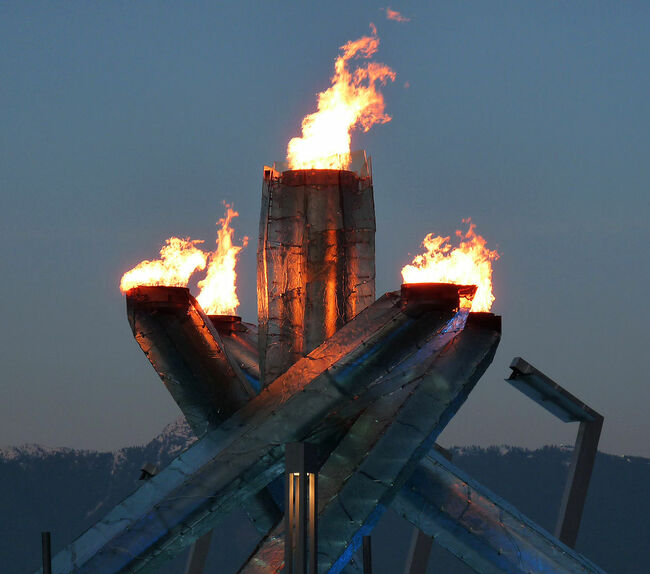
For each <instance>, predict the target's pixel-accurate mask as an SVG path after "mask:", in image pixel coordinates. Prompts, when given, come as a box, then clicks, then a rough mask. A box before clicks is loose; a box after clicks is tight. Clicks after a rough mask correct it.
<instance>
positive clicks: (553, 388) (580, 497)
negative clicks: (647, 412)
mask: <svg viewBox="0 0 650 574" xmlns="http://www.w3.org/2000/svg"><path fill="white" fill-rule="evenodd" d="M510 368H511V369H512V373H511V374H510V376H509V377H508V378H507V379H506V381H507V382H509V383H510V384H511V385H512V386H514V387H515V388H516V389H518V390H520V391H521V392H522V393H524V394H525V395H527V396H528V397H530V398H531V399H533V400H534V401H535V402H536V403H538V404H539V405H540V406H542V407H543V408H544V409H546V410H547V411H549V412H550V413H552V414H554V415H555V416H556V417H558V418H559V419H560V420H561V421H563V422H574V421H576V422H579V423H580V426H579V428H578V435H577V438H576V443H575V448H574V450H573V456H572V458H571V466H570V468H569V472H568V475H567V479H566V482H565V485H564V493H563V494H562V501H561V503H560V511H559V514H558V520H557V524H556V527H555V536H557V537H558V538H559V539H560V540H561V541H562V542H564V543H565V544H566V545H567V546H570V547H571V548H573V547H575V544H576V540H577V538H578V531H579V529H580V521H581V520H582V511H583V509H584V505H585V501H586V499H587V492H588V490H589V482H590V480H591V473H592V471H593V468H594V462H595V460H596V454H597V452H598V441H599V439H600V432H601V430H602V428H603V420H604V419H603V416H602V415H601V414H599V413H598V412H596V411H595V410H593V409H592V408H591V407H589V406H587V405H586V404H584V403H583V402H582V401H581V400H580V399H578V398H577V397H575V396H573V395H572V394H571V393H570V392H569V391H567V390H566V389H564V388H562V387H561V386H560V385H559V384H557V383H556V382H555V381H554V380H552V379H551V378H549V377H547V376H546V375H545V374H544V373H542V372H541V371H539V370H538V369H536V368H535V367H533V365H531V364H530V363H529V362H527V361H525V360H524V359H522V358H521V357H515V358H514V359H513V360H512V363H510Z"/></svg>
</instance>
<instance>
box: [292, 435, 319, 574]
mask: <svg viewBox="0 0 650 574" xmlns="http://www.w3.org/2000/svg"><path fill="white" fill-rule="evenodd" d="M319 466H320V465H319V462H318V449H317V448H316V446H315V445H313V444H310V443H305V442H299V443H290V444H288V445H287V446H286V450H285V483H286V488H285V490H286V494H285V496H286V502H285V505H284V507H285V509H286V511H285V518H284V531H285V532H287V533H288V535H287V536H285V541H284V570H285V573H286V574H307V573H309V574H316V571H317V564H318V553H317V548H318V529H317V522H318V521H317V518H316V509H317V508H318V467H319Z"/></svg>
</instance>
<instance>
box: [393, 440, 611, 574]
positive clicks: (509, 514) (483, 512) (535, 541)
mask: <svg viewBox="0 0 650 574" xmlns="http://www.w3.org/2000/svg"><path fill="white" fill-rule="evenodd" d="M391 508H392V509H393V510H395V511H396V512H397V513H398V514H400V515H401V516H403V517H404V518H406V519H407V520H408V521H409V522H411V523H412V524H413V525H414V526H415V527H417V528H419V529H420V530H422V532H424V533H425V534H427V535H428V536H431V537H432V538H433V539H434V540H435V542H436V543H438V544H440V545H441V546H443V547H444V548H446V549H447V550H449V551H450V552H451V553H452V554H454V555H455V556H456V557H457V558H459V559H460V560H462V561H463V562H464V563H465V564H467V565H468V566H470V567H471V568H472V569H473V570H474V571H475V572H479V573H480V574H502V573H507V574H530V573H531V572H535V573H537V574H578V573H580V574H604V571H603V570H601V569H600V568H598V566H596V565H595V564H593V563H592V562H591V561H589V560H588V559H586V558H585V557H584V556H581V555H580V554H578V553H577V552H575V551H574V550H571V549H570V548H569V547H568V546H566V545H565V544H563V543H562V542H560V541H559V540H557V539H556V538H554V537H553V536H552V535H551V534H549V533H548V532H546V531H545V530H544V529H543V528H541V527H540V526H538V525H536V524H535V523H534V522H532V521H531V520H529V519H528V518H526V517H525V516H524V515H523V514H521V513H520V512H519V511H518V510H517V509H516V508H514V507H512V506H511V505H510V504H508V503H507V502H505V501H504V500H502V499H501V498H500V497H498V496H497V495H496V494H493V493H492V492H490V491H489V490H488V489H487V488H485V487H484V486H482V485H480V484H479V483H478V482H476V481H475V480H473V479H471V478H470V477H469V476H467V475H466V474H465V473H464V472H463V471H461V470H460V469H458V468H457V467H455V466H454V465H453V464H452V463H451V462H449V461H448V460H446V459H445V458H444V456H442V455H441V454H439V453H437V452H436V451H435V450H432V451H430V453H429V455H428V456H427V457H425V458H424V459H423V460H422V462H421V463H420V465H419V466H418V468H417V470H416V471H415V472H414V473H413V474H412V476H411V477H410V478H409V480H408V482H407V483H406V485H405V486H404V488H403V489H402V490H401V491H400V493H399V494H398V495H397V497H396V498H395V500H394V501H393V504H392V505H391Z"/></svg>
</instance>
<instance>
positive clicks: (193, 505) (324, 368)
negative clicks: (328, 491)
mask: <svg viewBox="0 0 650 574" xmlns="http://www.w3.org/2000/svg"><path fill="white" fill-rule="evenodd" d="M454 293H455V295H454ZM458 306H459V294H458V287H454V288H452V287H450V286H440V285H432V286H431V288H430V290H429V293H428V298H427V296H426V294H425V295H424V296H422V297H417V298H412V297H410V296H405V297H402V296H400V294H387V295H385V296H384V297H382V298H381V299H379V300H378V301H377V302H376V303H374V304H373V305H371V306H370V307H368V308H367V309H365V310H364V311H363V312H361V313H360V314H359V315H357V317H355V318H354V319H353V320H352V321H350V322H349V323H347V324H346V325H345V326H344V327H343V328H341V329H340V330H339V331H337V332H336V333H335V334H334V335H333V336H332V337H330V338H329V339H328V340H327V341H326V342H325V343H323V344H322V345H321V346H319V347H318V348H317V349H315V350H314V351H313V352H312V353H310V354H309V356H308V357H305V358H303V359H301V360H299V361H298V362H297V363H296V364H294V365H293V366H292V367H291V368H290V369H289V370H288V371H287V372H286V373H284V374H283V375H281V376H280V377H278V378H277V379H276V380H275V381H274V382H273V383H272V384H270V385H269V386H268V387H266V388H265V389H264V390H263V391H262V392H261V393H260V395H258V396H257V397H255V398H253V399H252V400H251V401H250V402H248V403H247V404H246V405H245V406H244V407H242V408H241V409H240V410H239V411H238V412H237V413H236V414H235V415H233V416H232V417H231V418H230V419H228V420H227V421H226V422H225V423H223V424H222V425H221V426H219V427H218V428H217V429H215V430H214V431H211V432H209V433H208V434H207V435H206V436H205V437H204V438H203V439H201V440H199V441H198V442H197V443H195V444H194V445H193V446H191V447H190V448H189V449H188V450H187V451H185V452H184V453H183V454H182V455H180V456H179V457H178V458H177V459H175V460H174V461H173V462H172V463H171V464H170V465H169V466H168V467H167V468H166V469H164V470H162V471H161V472H160V473H159V474H157V475H156V476H155V477H153V478H152V479H151V480H149V481H147V482H146V484H144V485H143V486H142V487H141V488H140V489H138V491H136V492H135V493H134V494H133V495H131V496H130V497H128V498H127V499H126V500H125V501H124V502H123V503H121V504H120V505H118V506H117V507H116V508H115V509H114V510H113V511H111V512H110V513H109V514H108V515H107V516H106V517H105V518H104V519H103V520H102V521H100V522H99V523H98V524H97V525H96V526H94V527H93V528H91V529H89V530H88V531H87V532H86V533H85V534H84V535H82V536H81V537H80V538H79V539H77V540H76V541H75V542H73V543H72V544H71V545H70V546H68V547H67V548H66V549H64V550H63V551H61V552H60V553H59V554H58V555H57V556H56V557H55V559H54V563H55V564H54V572H55V573H56V574H61V573H64V572H65V573H67V572H72V571H74V572H76V573H77V574H85V573H90V572H92V573H93V574H109V573H117V572H130V573H135V572H152V571H154V570H155V568H157V567H158V566H159V565H160V564H161V563H162V562H164V561H166V560H168V559H170V558H171V557H173V556H174V555H176V554H177V553H178V552H180V551H181V550H182V549H183V548H185V547H187V546H188V545H189V544H191V543H193V542H194V541H195V540H196V539H197V538H199V537H200V536H202V535H203V534H205V533H206V532H208V531H209V530H211V529H212V528H213V527H214V526H215V525H216V524H217V523H218V522H219V521H220V520H221V519H222V518H223V517H224V516H226V515H227V514H228V513H229V512H230V511H231V510H233V509H234V508H236V507H237V506H239V505H241V504H242V503H243V502H244V501H245V500H246V499H248V498H250V497H251V496H252V495H254V494H255V493H256V492H258V491H259V490H261V489H263V488H264V487H265V486H266V485H267V484H269V483H270V482H271V481H272V480H274V479H275V478H276V477H277V476H279V475H281V474H282V472H283V467H284V444H286V443H288V442H295V441H305V440H308V441H310V442H316V443H317V444H320V445H322V446H323V447H324V448H326V449H330V450H331V449H332V448H333V446H334V445H336V443H338V441H339V440H340V437H341V436H342V435H343V434H344V433H345V431H346V430H347V428H348V427H349V424H350V422H351V421H350V420H349V419H346V418H341V417H340V415H339V413H340V411H341V407H343V406H345V405H349V404H350V403H351V402H358V403H359V407H358V408H359V410H361V409H363V408H364V404H363V401H354V398H355V397H357V396H360V395H362V394H363V393H364V392H365V391H366V390H368V388H369V387H370V386H372V385H373V383H375V382H376V381H377V380H378V379H380V378H381V377H382V376H383V375H384V374H385V373H386V372H387V371H391V370H393V369H395V368H397V367H398V366H399V365H400V363H402V362H403V361H404V360H406V359H408V358H409V357H410V356H412V355H413V354H414V353H416V352H417V351H418V350H419V348H420V347H421V346H422V344H423V343H424V341H426V340H427V339H428V338H429V337H430V334H431V332H435V331H437V330H439V329H440V326H441V325H445V324H447V322H448V321H449V320H450V319H451V318H452V317H453V316H454V312H455V309H457V308H458ZM352 414H353V415H354V412H353V413H352Z"/></svg>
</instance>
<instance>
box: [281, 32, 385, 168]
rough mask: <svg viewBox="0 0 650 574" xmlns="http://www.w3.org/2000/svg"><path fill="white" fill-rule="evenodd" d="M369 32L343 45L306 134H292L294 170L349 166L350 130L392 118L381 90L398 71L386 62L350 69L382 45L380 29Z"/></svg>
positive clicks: (290, 148)
mask: <svg viewBox="0 0 650 574" xmlns="http://www.w3.org/2000/svg"><path fill="white" fill-rule="evenodd" d="M370 30H371V35H370V36H363V37H362V38H359V39H358V40H351V41H350V42H348V43H347V44H345V45H344V46H341V51H342V53H341V55H340V56H339V57H338V58H337V59H336V62H335V64H334V76H333V77H332V85H331V86H330V87H329V88H328V89H327V90H325V91H324V92H321V93H320V94H318V111H317V112H315V113H313V114H310V115H308V116H306V117H305V119H303V121H302V137H299V138H293V139H292V140H291V141H290V142H289V145H288V147H287V161H288V163H289V167H290V168H291V169H309V168H315V169H347V168H348V167H349V165H350V131H351V130H352V129H353V128H355V127H360V128H361V129H363V131H368V130H369V129H370V127H371V126H372V125H374V124H377V123H381V124H383V123H386V122H389V121H390V119H391V118H390V116H389V115H387V114H385V113H384V107H385V106H384V97H383V95H382V94H381V92H380V91H379V90H378V89H377V86H378V85H379V84H381V85H385V84H386V82H387V81H388V80H391V81H394V80H395V72H394V71H393V70H391V69H390V68H389V67H388V66H386V65H384V64H379V63H377V62H367V63H366V64H365V65H362V66H359V67H358V68H356V69H355V70H350V69H349V67H348V64H349V62H350V60H352V59H357V58H363V59H366V60H367V59H369V58H370V57H372V55H373V54H374V53H375V52H376V51H377V49H378V48H379V38H378V37H377V28H376V27H375V26H374V24H371V25H370Z"/></svg>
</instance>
